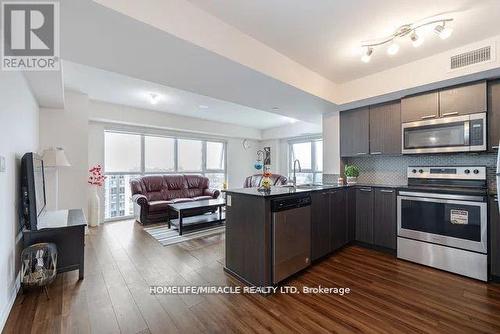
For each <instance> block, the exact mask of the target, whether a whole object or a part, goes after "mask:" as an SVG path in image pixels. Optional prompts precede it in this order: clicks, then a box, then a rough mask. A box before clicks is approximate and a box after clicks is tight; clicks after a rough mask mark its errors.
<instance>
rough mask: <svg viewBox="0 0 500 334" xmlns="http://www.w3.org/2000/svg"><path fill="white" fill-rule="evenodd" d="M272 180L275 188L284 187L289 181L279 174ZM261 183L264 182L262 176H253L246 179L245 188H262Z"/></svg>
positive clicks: (273, 176)
mask: <svg viewBox="0 0 500 334" xmlns="http://www.w3.org/2000/svg"><path fill="white" fill-rule="evenodd" d="M270 178H271V182H272V185H273V186H282V185H285V184H286V182H287V181H288V180H287V178H286V177H284V176H283V175H279V174H272V175H271V177H270ZM261 182H262V174H255V175H251V176H248V177H247V178H246V179H245V183H244V184H243V188H256V187H260V184H261Z"/></svg>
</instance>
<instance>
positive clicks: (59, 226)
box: [23, 209, 87, 280]
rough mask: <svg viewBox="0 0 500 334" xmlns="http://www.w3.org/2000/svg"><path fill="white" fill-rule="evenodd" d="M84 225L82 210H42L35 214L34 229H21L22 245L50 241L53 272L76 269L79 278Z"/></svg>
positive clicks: (83, 256) (82, 271) (82, 252)
mask: <svg viewBox="0 0 500 334" xmlns="http://www.w3.org/2000/svg"><path fill="white" fill-rule="evenodd" d="M85 226H87V220H86V219H85V214H84V213H83V210H82V209H74V210H58V211H46V212H44V213H42V214H41V215H40V216H39V217H38V224H37V227H38V229H37V230H36V231H32V230H29V229H26V228H24V229H23V245H24V247H28V246H31V245H33V244H36V243H40V242H52V243H54V244H55V245H56V246H57V273H58V274H59V273H62V272H66V271H71V270H76V269H78V271H79V273H78V274H79V275H78V278H79V279H80V280H81V279H83V275H84V264H85Z"/></svg>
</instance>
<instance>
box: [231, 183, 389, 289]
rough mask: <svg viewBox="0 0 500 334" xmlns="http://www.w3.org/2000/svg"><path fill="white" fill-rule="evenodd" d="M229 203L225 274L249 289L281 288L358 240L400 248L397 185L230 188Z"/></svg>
mask: <svg viewBox="0 0 500 334" xmlns="http://www.w3.org/2000/svg"><path fill="white" fill-rule="evenodd" d="M226 200H227V207H226V265H225V270H226V272H228V273H230V274H231V275H233V276H235V277H237V278H238V279H240V280H241V281H243V282H244V283H245V284H247V285H252V286H271V285H276V284H278V283H279V282H280V281H282V280H284V279H286V278H287V277H289V276H291V275H293V274H294V273H296V272H299V271H300V270H302V269H305V268H306V267H308V266H309V265H310V264H311V262H313V261H315V260H319V259H321V258H323V257H325V256H327V255H329V254H331V253H332V252H335V251H337V250H339V249H340V248H342V247H343V246H345V245H346V244H348V243H349V242H351V241H355V240H356V241H358V242H360V243H362V244H365V245H367V246H374V247H377V248H383V249H386V250H389V251H392V252H393V251H395V249H396V187H395V186H372V185H355V186H347V185H345V186H342V185H321V186H320V185H317V186H312V185H307V186H297V187H273V188H271V190H270V191H269V192H261V191H259V190H258V189H256V188H245V189H230V190H227V191H226ZM357 207H358V210H357V209H356V208H357ZM356 212H358V214H357V215H356ZM355 236H356V237H355Z"/></svg>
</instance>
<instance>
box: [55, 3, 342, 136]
mask: <svg viewBox="0 0 500 334" xmlns="http://www.w3.org/2000/svg"><path fill="white" fill-rule="evenodd" d="M60 6H61V10H60V12H61V58H62V59H64V60H66V61H69V62H72V63H75V64H82V65H86V66H89V67H91V68H96V69H101V70H104V71H107V72H111V73H116V74H121V75H123V76H125V77H128V78H135V79H138V80H143V81H145V82H149V83H151V84H157V85H160V86H163V87H164V88H163V89H168V88H167V87H173V88H175V89H178V90H182V91H185V92H191V93H194V94H195V95H196V96H197V97H196V99H198V98H201V97H200V96H210V97H212V98H214V99H215V100H213V101H217V100H218V101H219V102H218V103H216V104H217V105H218V106H219V107H220V110H226V111H227V110H229V109H230V107H225V108H222V107H221V106H222V104H221V103H222V101H227V102H229V104H228V106H232V107H234V108H236V107H237V110H240V111H241V110H247V111H249V110H252V112H255V110H256V109H257V110H261V111H265V112H267V113H264V114H261V113H259V115H266V116H265V117H264V118H268V117H269V120H267V119H266V120H261V119H258V118H257V117H255V114H254V117H252V119H251V120H250V122H252V123H253V124H260V123H263V124H266V125H264V126H266V127H267V126H268V125H270V124H271V123H274V122H276V123H279V122H282V120H283V118H280V117H270V116H272V115H269V113H274V114H277V116H280V115H281V116H286V117H290V118H294V119H297V120H301V121H305V122H312V123H316V124H320V122H321V115H322V114H323V113H325V112H329V111H331V110H334V109H335V108H336V105H335V104H334V103H331V102H329V101H326V100H324V99H322V98H320V97H318V96H315V95H312V94H309V93H307V92H305V91H303V90H301V89H299V88H296V87H293V86H291V85H289V84H287V83H284V82H282V81H279V80H277V79H275V78H272V77H270V76H268V75H266V74H264V73H261V72H258V71H256V70H253V69H251V68H249V67H247V66H244V65H242V64H240V63H237V62H235V61H232V60H230V59H228V58H226V57H223V56H221V55H219V54H216V53H214V52H211V51H210V50H207V49H204V48H202V47H199V46H197V45H194V44H192V43H190V42H188V41H186V40H183V39H181V38H178V37H176V36H174V35H172V34H170V33H167V32H165V31H162V30H160V29H157V28H155V27H153V26H151V25H148V24H145V23H143V22H140V21H137V20H134V19H132V18H131V17H129V16H126V15H123V14H121V13H119V12H117V11H115V10H112V9H109V8H107V7H104V6H102V5H99V4H97V3H96V2H94V1H88V0H72V1H62V2H61V3H60ZM203 13H205V12H203ZM89 22H92V24H89ZM75 85H76V84H75ZM90 88H92V87H90ZM98 93H99V92H94V95H97V94H98ZM177 94H181V93H180V92H179V91H177ZM195 95H191V96H192V97H193V96H195ZM102 98H103V99H104V97H102ZM115 98H116V99H118V97H115ZM213 103H215V102H213ZM200 104H201V103H200ZM205 104H208V102H207V103H205ZM236 104H238V105H239V106H236ZM276 107H277V109H276ZM172 112H173V111H172ZM207 114H210V112H207ZM230 116H231V117H229V115H228V117H227V119H230V118H231V119H233V117H234V116H235V114H234V113H233V114H232V115H230ZM207 117H208V116H207ZM242 119H244V120H243V121H239V122H240V123H242V122H244V121H245V118H244V117H243V116H242ZM256 119H258V121H257V120H256ZM260 126H262V125H260Z"/></svg>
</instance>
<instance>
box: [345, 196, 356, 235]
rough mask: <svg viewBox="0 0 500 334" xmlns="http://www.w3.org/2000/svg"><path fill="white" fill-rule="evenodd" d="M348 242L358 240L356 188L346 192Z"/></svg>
mask: <svg viewBox="0 0 500 334" xmlns="http://www.w3.org/2000/svg"><path fill="white" fill-rule="evenodd" d="M346 201H347V208H346V210H347V212H346V215H347V240H348V241H353V240H355V239H356V188H348V189H347V190H346Z"/></svg>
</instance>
